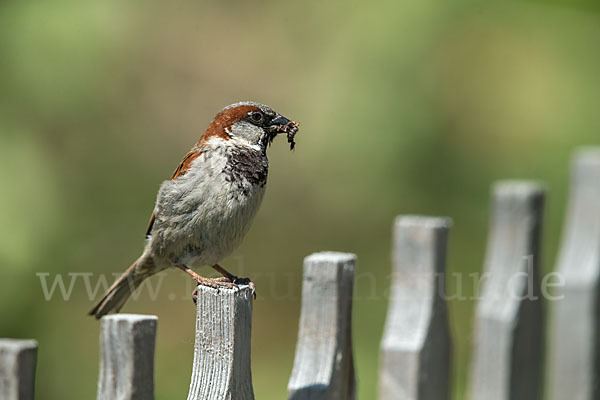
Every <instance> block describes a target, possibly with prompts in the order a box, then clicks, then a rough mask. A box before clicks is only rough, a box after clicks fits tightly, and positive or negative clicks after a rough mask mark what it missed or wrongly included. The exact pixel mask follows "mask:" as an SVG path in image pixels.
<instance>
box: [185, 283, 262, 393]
mask: <svg viewBox="0 0 600 400" xmlns="http://www.w3.org/2000/svg"><path fill="white" fill-rule="evenodd" d="M197 303H198V309H197V310H198V311H197V315H196V344H195V346H194V366H193V369H192V381H191V384H190V391H189V394H188V400H250V399H254V390H253V388H252V374H251V372H250V332H251V329H252V291H251V290H250V288H249V287H248V286H240V288H239V289H219V290H217V289H212V288H208V287H206V286H198V302H197Z"/></svg>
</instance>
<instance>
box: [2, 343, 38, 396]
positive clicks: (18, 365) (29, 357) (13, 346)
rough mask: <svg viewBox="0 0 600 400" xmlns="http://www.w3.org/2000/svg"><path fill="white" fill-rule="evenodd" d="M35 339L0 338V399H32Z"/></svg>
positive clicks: (35, 350)
mask: <svg viewBox="0 0 600 400" xmlns="http://www.w3.org/2000/svg"><path fill="white" fill-rule="evenodd" d="M37 348H38V344H37V342H36V341H35V340H27V339H25V340H23V339H0V399H2V400H33V393H34V381H35V363H36V355H37Z"/></svg>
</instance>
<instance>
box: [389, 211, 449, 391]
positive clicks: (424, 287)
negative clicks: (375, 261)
mask: <svg viewBox="0 0 600 400" xmlns="http://www.w3.org/2000/svg"><path fill="white" fill-rule="evenodd" d="M450 225H451V221H450V219H448V218H434V217H419V216H400V217H398V218H396V221H395V224H394V239H393V250H392V261H393V271H392V288H391V296H390V301H389V308H388V313H387V319H386V324H385V330H384V334H383V339H382V342H381V357H380V360H381V368H380V371H379V399H381V400H396V399H397V400H444V399H449V398H450V387H449V382H450V359H451V354H452V341H451V338H450V334H449V329H448V314H447V306H446V301H445V300H444V298H443V296H442V294H443V293H444V283H445V269H446V243H447V240H448V231H449V229H450Z"/></svg>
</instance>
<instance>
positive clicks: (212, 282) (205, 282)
mask: <svg viewBox="0 0 600 400" xmlns="http://www.w3.org/2000/svg"><path fill="white" fill-rule="evenodd" d="M176 267H177V268H179V269H180V270H182V271H183V272H185V273H186V274H188V275H189V276H191V277H192V278H193V279H194V280H195V281H196V282H197V283H198V285H202V286H208V287H211V288H213V289H219V288H222V287H225V288H229V289H233V288H237V285H236V284H235V283H234V282H232V281H230V280H229V279H224V278H206V277H204V276H202V275H199V274H197V273H196V272H195V271H193V270H192V269H191V268H189V267H188V266H187V265H183V264H178V265H176ZM197 298H198V288H196V289H195V290H194V293H192V299H193V300H194V303H196V299H197Z"/></svg>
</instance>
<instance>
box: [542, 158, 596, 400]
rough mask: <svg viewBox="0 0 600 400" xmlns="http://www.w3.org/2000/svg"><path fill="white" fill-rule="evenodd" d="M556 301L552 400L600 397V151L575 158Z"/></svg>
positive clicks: (550, 376) (551, 334) (550, 385)
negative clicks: (559, 283) (560, 283)
mask: <svg viewBox="0 0 600 400" xmlns="http://www.w3.org/2000/svg"><path fill="white" fill-rule="evenodd" d="M556 272H558V274H559V279H562V280H563V283H564V285H558V286H556V288H555V290H554V291H553V293H552V296H553V297H554V296H556V299H558V300H557V301H553V302H552V303H551V318H550V329H549V340H548V345H549V346H548V352H549V355H550V356H549V369H548V379H547V382H548V387H547V389H548V397H549V399H550V400H563V399H577V400H579V399H581V400H588V399H597V398H599V397H600V387H599V386H600V380H599V379H598V376H599V375H598V374H599V373H600V370H599V368H600V365H599V363H598V360H599V359H600V342H599V340H600V339H599V338H600V314H599V313H598V310H599V309H600V148H589V149H582V150H580V151H579V152H577V153H576V154H575V157H574V160H573V166H572V173H571V189H570V198H569V206H568V212H567V216H566V220H565V227H564V232H563V238H562V247H561V249H560V254H559V257H558V262H557V267H556Z"/></svg>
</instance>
